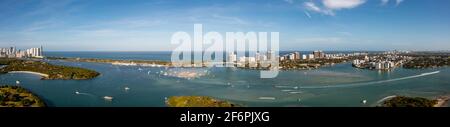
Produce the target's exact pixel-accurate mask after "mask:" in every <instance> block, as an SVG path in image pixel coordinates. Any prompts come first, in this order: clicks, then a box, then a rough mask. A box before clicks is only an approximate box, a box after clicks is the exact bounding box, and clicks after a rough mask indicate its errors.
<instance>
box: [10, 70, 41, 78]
mask: <svg viewBox="0 0 450 127" xmlns="http://www.w3.org/2000/svg"><path fill="white" fill-rule="evenodd" d="M8 73H22V74H34V75H39V76H42V77H45V78H48V77H49V75H48V74H44V73H39V72H34V71H10V72H8Z"/></svg>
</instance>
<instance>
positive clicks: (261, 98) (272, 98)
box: [258, 97, 275, 100]
mask: <svg viewBox="0 0 450 127" xmlns="http://www.w3.org/2000/svg"><path fill="white" fill-rule="evenodd" d="M258 99H260V100H275V97H259V98H258Z"/></svg>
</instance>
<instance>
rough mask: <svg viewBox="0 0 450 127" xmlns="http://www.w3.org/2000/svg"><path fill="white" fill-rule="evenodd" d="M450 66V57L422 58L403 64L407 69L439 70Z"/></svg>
mask: <svg viewBox="0 0 450 127" xmlns="http://www.w3.org/2000/svg"><path fill="white" fill-rule="evenodd" d="M449 65H450V58H449V57H448V56H421V57H415V58H414V59H412V60H410V61H408V62H406V63H405V64H403V67H404V68H407V69H422V68H437V67H443V66H449Z"/></svg>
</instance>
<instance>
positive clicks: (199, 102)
mask: <svg viewBox="0 0 450 127" xmlns="http://www.w3.org/2000/svg"><path fill="white" fill-rule="evenodd" d="M166 104H167V105H168V106H169V107H237V106H238V105H236V104H232V103H230V102H227V101H221V100H216V99H213V98H211V97H205V96H173V97H170V98H169V99H168V100H167V101H166Z"/></svg>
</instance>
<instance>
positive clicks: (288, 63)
mask: <svg viewBox="0 0 450 127" xmlns="http://www.w3.org/2000/svg"><path fill="white" fill-rule="evenodd" d="M347 61H348V59H313V60H284V61H281V62H280V66H281V67H282V69H284V70H291V69H317V68H319V67H320V66H324V65H333V64H337V63H343V62H347Z"/></svg>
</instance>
